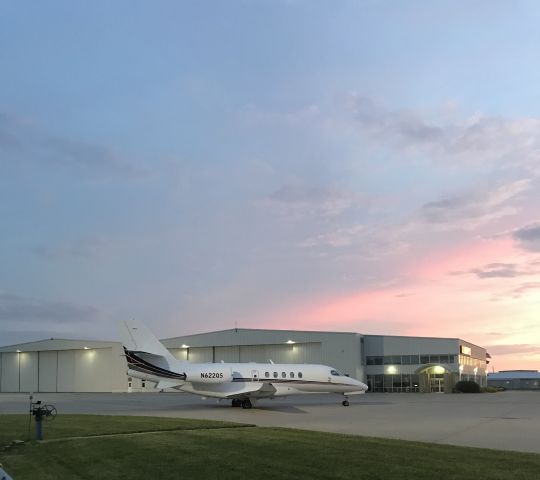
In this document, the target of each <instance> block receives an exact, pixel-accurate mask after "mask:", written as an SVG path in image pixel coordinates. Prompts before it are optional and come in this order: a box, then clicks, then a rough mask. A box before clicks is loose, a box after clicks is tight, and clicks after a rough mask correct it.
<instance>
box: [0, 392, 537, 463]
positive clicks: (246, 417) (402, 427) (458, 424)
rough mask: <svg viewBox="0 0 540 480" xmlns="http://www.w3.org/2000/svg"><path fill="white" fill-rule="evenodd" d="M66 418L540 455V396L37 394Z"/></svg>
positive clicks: (0, 398) (2, 408)
mask: <svg viewBox="0 0 540 480" xmlns="http://www.w3.org/2000/svg"><path fill="white" fill-rule="evenodd" d="M35 397H36V398H37V399H39V400H41V401H42V402H43V403H52V404H54V405H55V406H56V408H57V409H58V413H59V415H61V414H62V413H87V414H90V413H92V414H112V415H150V416H160V417H183V418H202V419H214V420H228V421H236V422H247V423H253V424H256V425H259V426H273V427H291V428H301V429H308V430H318V431H325V432H337V433H346V434H352V435H366V436H375V437H387V438H398V439H404V440H417V441H422V442H431V443H441V444H452V445H463V446H473V447H485V448H495V449H503V450H518V451H525V452H536V453H540V393H538V392H516V391H507V392H500V393H496V394H476V395H474V394H469V395H466V394H462V395H457V394H453V395H445V394H377V393H369V394H366V395H361V396H358V397H351V405H350V406H349V407H343V406H341V403H340V402H341V399H340V398H339V397H338V396H332V395H312V396H299V397H290V398H287V399H281V400H264V401H260V402H259V403H258V404H257V405H256V408H254V409H252V410H244V409H241V408H232V407H231V406H230V402H220V403H218V402H216V400H215V399H207V400H202V399H200V398H199V397H196V396H192V395H188V394H183V393H134V394H127V393H118V394H109V393H78V394H77V393H51V394H45V393H44V394H36V395H35ZM25 412H28V395H27V394H8V393H4V394H0V413H25Z"/></svg>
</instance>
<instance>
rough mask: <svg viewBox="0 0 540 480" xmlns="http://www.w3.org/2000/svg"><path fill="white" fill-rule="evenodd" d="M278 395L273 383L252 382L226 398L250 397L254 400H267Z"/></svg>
mask: <svg viewBox="0 0 540 480" xmlns="http://www.w3.org/2000/svg"><path fill="white" fill-rule="evenodd" d="M274 393H276V389H275V387H274V386H273V385H272V384H271V383H266V382H251V383H248V384H246V385H245V386H244V387H242V388H241V389H239V390H237V391H236V392H231V393H229V395H227V396H226V397H225V398H245V397H246V395H249V396H250V397H252V398H267V397H271V396H273V395H274Z"/></svg>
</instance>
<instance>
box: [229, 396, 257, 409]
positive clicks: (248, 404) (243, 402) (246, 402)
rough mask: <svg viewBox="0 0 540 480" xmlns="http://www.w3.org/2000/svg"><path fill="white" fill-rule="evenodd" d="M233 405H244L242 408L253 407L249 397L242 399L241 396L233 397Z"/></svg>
mask: <svg viewBox="0 0 540 480" xmlns="http://www.w3.org/2000/svg"><path fill="white" fill-rule="evenodd" d="M232 406H233V407H242V408H253V405H252V403H251V400H250V399H249V398H246V399H244V400H242V399H240V398H233V400H232Z"/></svg>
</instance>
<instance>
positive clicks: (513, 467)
mask: <svg viewBox="0 0 540 480" xmlns="http://www.w3.org/2000/svg"><path fill="white" fill-rule="evenodd" d="M64 417H70V418H71V422H70V423H71V425H72V427H73V429H72V432H73V434H74V435H80V434H81V430H83V429H84V430H85V431H90V429H89V428H86V425H85V423H86V420H88V421H89V422H91V423H94V424H97V425H100V424H101V423H111V422H109V420H110V418H111V417H101V418H102V419H103V421H102V422H100V423H99V417H96V416H84V415H78V416H69V415H64ZM5 418H6V416H0V431H3V430H4V419H5ZM60 418H61V417H58V418H57V420H60ZM113 418H114V417H113ZM116 418H121V420H120V421H118V423H117V426H118V428H119V429H120V431H134V430H135V431H137V430H142V429H144V427H143V428H141V426H144V425H147V426H148V425H150V423H145V422H156V421H158V422H160V421H162V420H163V421H164V422H165V423H162V425H163V426H166V425H167V424H169V426H172V424H173V423H174V422H175V420H174V419H154V418H148V417H146V418H141V417H116ZM68 420H69V419H68ZM177 421H178V428H184V430H177V431H166V432H164V433H149V434H145V435H126V436H122V437H119V436H116V437H99V438H91V437H90V438H84V439H77V440H65V441H58V442H52V443H41V444H38V443H35V442H32V443H30V444H26V445H24V446H20V447H15V448H12V449H10V450H9V451H7V452H4V453H0V461H2V462H3V463H4V467H5V468H6V470H7V471H8V473H10V474H11V475H12V476H13V477H14V478H15V479H16V480H24V479H33V478H40V479H42V480H43V479H125V478H130V479H143V478H144V479H147V478H157V479H159V480H168V479H178V478H195V479H199V478H204V479H229V478H230V479H233V478H234V479H238V478H254V477H260V478H265V479H272V478H280V479H281V478H283V479H287V478H290V479H347V480H351V479H370V480H377V479H381V480H382V479H384V480H386V479H400V480H407V479H411V480H412V479H414V480H423V479H436V480H446V479H456V480H458V479H459V480H466V479H471V480H472V479H474V480H479V479H489V480H500V479H512V480H520V479H523V480H525V479H527V480H530V479H536V478H540V455H535V454H525V453H515V452H502V451H496V450H485V449H476V448H464V447H451V446H443V445H431V444H426V443H416V442H405V441H398V440H386V439H376V438H366V437H357V436H347V435H338V434H329V433H318V432H307V431H303V430H291V429H283V428H259V427H256V428H253V427H251V428H247V427H242V426H240V427H238V428H219V427H223V426H225V425H230V424H225V423H221V422H201V421H198V420H193V421H191V420H187V421H186V422H191V423H192V425H193V429H185V428H189V427H187V425H188V423H186V424H185V427H182V426H181V423H182V422H183V421H182V420H177ZM131 422H133V425H132V424H131ZM137 424H138V425H137ZM79 425H84V427H83V428H79ZM205 425H206V427H207V428H205ZM154 426H155V425H154ZM47 427H49V425H47ZM216 427H218V428H216ZM108 428H109V430H108V433H111V432H112V427H108ZM67 433H69V430H67V429H62V434H67ZM2 435H4V436H5V434H4V433H2ZM51 435H52V428H51Z"/></svg>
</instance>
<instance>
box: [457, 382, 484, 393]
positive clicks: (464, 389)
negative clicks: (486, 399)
mask: <svg viewBox="0 0 540 480" xmlns="http://www.w3.org/2000/svg"><path fill="white" fill-rule="evenodd" d="M454 392H457V393H480V385H478V383H476V382H473V381H472V380H461V381H459V382H457V383H456V386H455V387H454Z"/></svg>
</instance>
